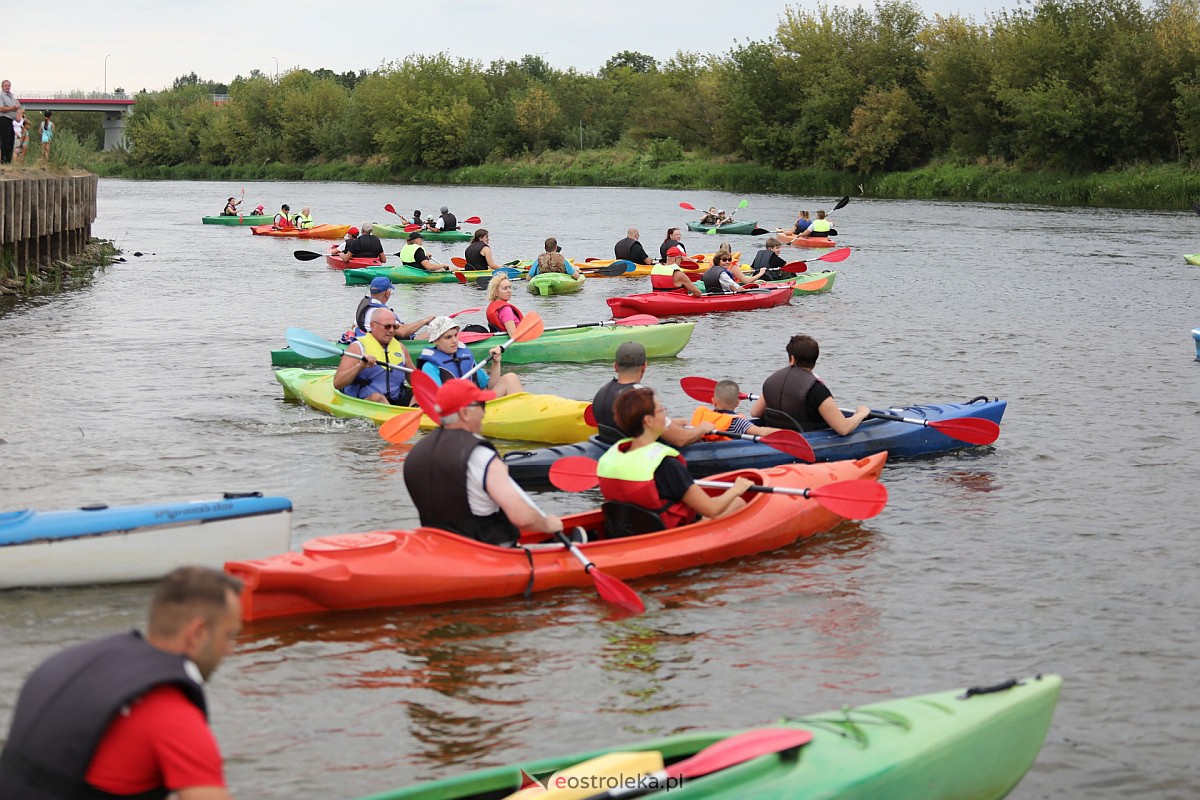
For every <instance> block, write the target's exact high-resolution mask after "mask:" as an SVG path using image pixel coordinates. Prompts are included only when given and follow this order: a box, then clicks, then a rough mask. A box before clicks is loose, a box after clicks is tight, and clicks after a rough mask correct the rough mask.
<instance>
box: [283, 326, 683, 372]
mask: <svg viewBox="0 0 1200 800" xmlns="http://www.w3.org/2000/svg"><path fill="white" fill-rule="evenodd" d="M695 326H696V323H694V322H667V323H662V324H660V325H615V326H614V325H612V324H609V325H606V326H605V327H599V326H594V327H579V328H568V329H566V330H560V331H546V332H545V333H543V334H542V335H541V336H539V337H538V338H536V339H534V340H533V341H529V342H513V343H512V344H511V345H509V346H508V349H507V350H505V351H504V363H505V364H544V363H552V362H553V363H564V362H568V363H586V362H589V361H607V362H612V361H614V360H615V359H616V357H617V348H618V347H620V346H621V343H622V342H641V343H642V346H644V347H645V348H646V355H647V356H648V357H650V358H672V357H674V356H677V355H679V351H680V350H682V349H683V348H684V347H685V346H687V343H688V340H689V339H691V338H692V329H693V328H694V327H695ZM472 336H474V334H463V337H464V339H466V338H471V337H472ZM507 340H508V337H507V336H503V335H500V336H489V337H486V338H483V339H478V340H476V341H463V344H465V345H466V346H467V347H468V348H469V349H470V350H471V354H472V355H474V356H475V360H476V361H478V360H480V359H482V358H483V357H484V356H486V355H487V352H488V350H490V349H491V348H492V347H495V346H496V345H498V344H503V343H504V342H505V341H507ZM405 344H406V345H407V346H408V347H409V348H410V352H412V348H420V347H424V346H425V345H426V344H427V343H426V342H425V341H423V340H413V341H411V342H406V343H405ZM340 360H341V356H334V355H330V356H325V357H323V358H305V357H304V356H302V355H300V354H299V353H297V352H296V351H295V350H292V349H291V348H287V347H285V348H282V349H280V350H272V351H271V366H273V367H336V366H337V364H338V361H340Z"/></svg>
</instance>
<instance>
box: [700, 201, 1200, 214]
mask: <svg viewBox="0 0 1200 800" xmlns="http://www.w3.org/2000/svg"><path fill="white" fill-rule="evenodd" d="M679 207H680V208H682V209H683V210H684V211H695V210H696V207H695V206H694V205H692V204H691V203H680V204H679ZM1196 213H1198V214H1200V211H1198V212H1196Z"/></svg>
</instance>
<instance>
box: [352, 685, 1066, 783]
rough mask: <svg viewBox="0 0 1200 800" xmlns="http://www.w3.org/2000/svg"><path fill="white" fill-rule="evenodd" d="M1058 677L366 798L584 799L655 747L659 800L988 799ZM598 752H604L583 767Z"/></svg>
mask: <svg viewBox="0 0 1200 800" xmlns="http://www.w3.org/2000/svg"><path fill="white" fill-rule="evenodd" d="M1010 684H1013V685H1010ZM1061 685H1062V679H1061V678H1059V677H1058V676H1057V675H1047V676H1039V677H1037V678H1027V679H1025V680H1024V681H1022V682H1020V683H1017V682H1015V681H1013V682H1008V683H1006V684H1000V685H999V686H995V687H990V688H989V689H985V690H983V691H984V693H978V692H979V690H967V691H965V692H964V691H963V690H961V689H955V690H953V691H948V692H940V693H937V694H928V695H922V696H919V697H909V698H902V699H895V700H885V701H883V702H881V703H872V704H871V705H866V706H857V707H850V706H846V707H843V708H841V709H839V710H837V711H827V712H825V713H823V714H812V715H806V716H803V717H798V718H790V719H785V720H783V721H782V722H780V723H779V724H778V725H777V726H771V727H770V728H769V729H766V730H764V729H753V733H752V732H750V731H740V732H739V731H727V732H717V733H713V732H707V733H683V734H678V735H676V736H670V737H667V738H665V739H658V740H656V741H651V742H640V743H637V744H633V745H629V746H625V747H620V748H615V747H613V748H604V749H600V750H594V751H592V752H588V753H579V754H576V755H572V756H563V757H559V758H548V759H543V760H539V761H532V762H527V763H523V764H516V765H512V766H505V767H492V768H490V769H483V770H478V771H476V772H471V773H468V774H466V775H460V776H457V777H453V778H445V779H443V780H440V781H434V782H432V783H426V784H422V785H420V786H414V787H410V788H407V789H399V790H396V791H392V792H384V793H382V794H377V795H372V796H371V797H370V798H366V799H365V800H483V798H499V797H504V796H506V794H508V793H510V792H514V791H516V789H517V788H518V787H519V786H521V783H522V773H521V771H522V770H524V772H525V773H527V774H529V775H530V776H532V777H534V778H536V779H538V780H539V781H542V782H543V783H545V782H546V781H549V783H548V784H546V785H547V786H548V791H546V792H545V793H542V794H538V795H536V796H537V797H538V798H544V799H545V800H556V799H557V798H563V797H583V796H588V795H590V794H599V793H601V792H603V791H604V790H605V789H610V788H613V787H615V786H617V785H619V784H618V783H616V781H620V780H632V781H636V779H637V777H638V776H639V775H642V774H645V772H644V770H646V769H650V770H654V769H656V768H657V764H653V765H649V766H648V765H647V764H646V763H645V762H646V761H647V757H646V753H647V752H648V751H658V753H661V756H662V760H663V761H665V762H666V763H667V764H671V765H673V766H674V767H675V768H676V769H677V770H678V773H677V776H678V775H681V776H682V781H681V782H676V783H673V784H669V785H663V786H662V788H663V789H665V791H658V792H655V793H654V794H653V795H648V796H651V797H661V798H664V800H696V799H697V798H706V799H708V800H714V799H719V800H748V799H750V798H753V800H805V799H806V798H807V799H808V800H815V799H816V798H839V799H841V800H850V799H853V800H880V799H881V798H886V800H951V798H954V799H955V800H962V799H964V798H970V800H992V799H993V798H1001V797H1004V796H1005V795H1007V794H1008V793H1009V792H1010V791H1012V789H1013V788H1014V787H1015V786H1016V785H1017V783H1019V782H1020V780H1021V778H1022V777H1024V775H1025V773H1026V772H1028V771H1029V768H1030V767H1031V766H1032V765H1033V762H1034V759H1035V758H1037V754H1038V751H1039V750H1040V749H1041V746H1042V741H1043V740H1044V739H1045V737H1046V732H1047V731H1048V730H1049V728H1050V719H1051V717H1052V716H1053V715H1054V706H1055V704H1056V703H1057V701H1058V692H1059V688H1060V686H1061ZM972 692H975V693H972ZM786 698H787V694H786V693H784V694H782V695H781V700H780V702H781V703H782V704H784V705H786V704H787V702H788V701H787V699H786ZM592 727H593V729H598V727H600V726H599V725H593V726H592ZM797 728H798V729H802V730H805V731H808V732H809V733H811V734H812V739H811V741H809V742H808V743H807V744H803V745H800V746H799V749H795V748H793V749H791V750H782V752H780V748H781V747H782V746H786V745H775V746H774V748H773V747H772V744H771V742H772V739H774V741H776V742H778V741H780V740H781V739H783V738H785V737H788V736H790V735H792V734H791V733H790V732H791V731H792V730H794V729H797ZM755 733H756V734H757V735H758V737H760V738H758V739H757V740H756V741H755V742H754V743H753V744H752V745H743V746H741V747H737V746H735V742H734V741H733V740H731V738H730V737H733V736H734V735H738V736H739V739H740V740H741V741H743V742H745V741H747V738H748V737H750V738H753V736H754V734H755ZM726 740H729V741H728V743H725V744H717V743H722V742H725V741H726ZM714 744H716V745H717V746H716V747H715V748H714V749H713V750H712V751H709V753H705V754H701V755H700V757H698V758H696V759H695V760H694V761H691V762H690V763H689V762H683V761H681V760H682V759H691V758H692V756H694V755H695V754H696V753H697V752H698V751H701V750H703V749H704V748H707V747H710V746H712V745H714ZM773 749H774V752H773ZM717 753H721V755H720V756H718V755H717ZM602 756H607V757H606V758H604V759H603V761H596V762H593V763H592V764H581V762H584V761H592V760H593V759H600V757H602ZM653 760H657V756H655V757H654V759H653ZM726 764H732V765H731V766H726ZM722 767H724V768H722ZM569 768H573V769H571V771H570V773H568V774H567V775H564V780H563V785H564V787H565V788H556V787H555V785H554V784H555V783H556V781H554V780H553V779H552V777H551V776H553V775H554V774H555V773H556V772H559V771H560V770H566V769H569ZM677 776H673V777H677ZM572 783H574V784H575V785H576V787H577V786H578V785H579V784H580V783H585V786H586V787H589V788H590V789H591V791H589V792H587V793H584V794H581V793H580V792H579V791H578V788H576V789H575V792H574V793H572V794H568V792H570V790H571V784H572ZM668 786H669V788H668ZM596 787H598V788H596Z"/></svg>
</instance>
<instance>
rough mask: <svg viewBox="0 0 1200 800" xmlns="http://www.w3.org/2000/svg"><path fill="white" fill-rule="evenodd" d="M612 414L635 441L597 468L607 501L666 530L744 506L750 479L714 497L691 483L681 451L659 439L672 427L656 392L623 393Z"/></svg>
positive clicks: (619, 446) (621, 445)
mask: <svg viewBox="0 0 1200 800" xmlns="http://www.w3.org/2000/svg"><path fill="white" fill-rule="evenodd" d="M613 414H614V415H615V417H616V421H617V423H618V425H620V427H621V429H622V430H624V431H626V432H628V433H629V434H631V438H628V439H622V440H621V441H619V442H617V443H616V444H615V445H614V446H612V447H610V448H608V450H607V451H605V453H604V455H602V456H600V460H599V462H598V463H597V464H596V475H597V476H598V477H599V478H600V491H601V493H602V494H603V495H604V499H605V500H609V501H616V502H621V503H630V504H632V505H635V506H638V507H639V508H643V509H645V510H647V511H650V512H651V513H653V514H656V515H657V516H658V518H659V519H660V520H661V521H662V524H663V527H664V528H676V527H678V526H680V525H687V524H688V523H691V522H694V521H695V520H696V516H697V515H698V514H699V515H701V516H704V517H708V518H710V519H711V518H713V517H719V516H721V515H722V514H728V513H730V512H732V511H738V510H740V509H742V508H745V506H746V501H745V500H742V499H741V496H742V495H743V494H745V493H746V490H747V489H749V488H750V487H751V486H753V485H754V484H753V482H752V481H750V480H748V479H747V478H737V479H736V480H735V481H734V483H733V486H732V487H730V488H728V489H726V490H725V491H724V492H722V493H721V494H719V495H717V496H716V497H712V496H711V495H709V494H708V493H707V492H706V491H704V489H702V488H701V487H699V486H697V485H696V483H695V481H694V480H692V476H691V473H689V472H688V468H687V462H685V461H684V460H683V458H682V457H681V456H680V455H679V451H678V450H676V449H675V448H673V447H669V446H667V445H665V444H663V443H662V442H661V441H660V437H661V436H662V435H663V434H664V433H665V432H666V431H667V430H668V429H669V428H670V427H671V426H672V425H673V424H674V423H673V422H672V421H671V419H670V417H668V416H667V409H666V407H665V406H664V405H663V404H662V401H661V400H659V399H658V398H657V397H656V396H655V395H654V390H653V389H647V388H645V387H638V388H635V389H631V390H629V391H627V392H625V393H623V394H622V395H621V396H620V397H618V398H617V400H616V404H615V405H614V408H613Z"/></svg>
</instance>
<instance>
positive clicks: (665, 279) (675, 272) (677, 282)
mask: <svg viewBox="0 0 1200 800" xmlns="http://www.w3.org/2000/svg"><path fill="white" fill-rule="evenodd" d="M684 255H685V253H684V252H683V250H682V249H681V248H679V247H672V248H671V249H669V250H667V263H665V264H655V265H654V269H652V270H650V288H651V289H653V290H654V291H656V292H673V291H675V290H676V289H685V290H686V291H688V292H689V293H691V294H693V295H695V296H696V297H699V296H700V295H702V294H704V293H703V292H701V291H700V289H699V288H698V287H697V286H696V284H694V283H692V279H691V278H689V277H688V276H687V274H686V273H684V271H683V269H682V268H681V266H680V265H681V264H682V263H683V257H684Z"/></svg>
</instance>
